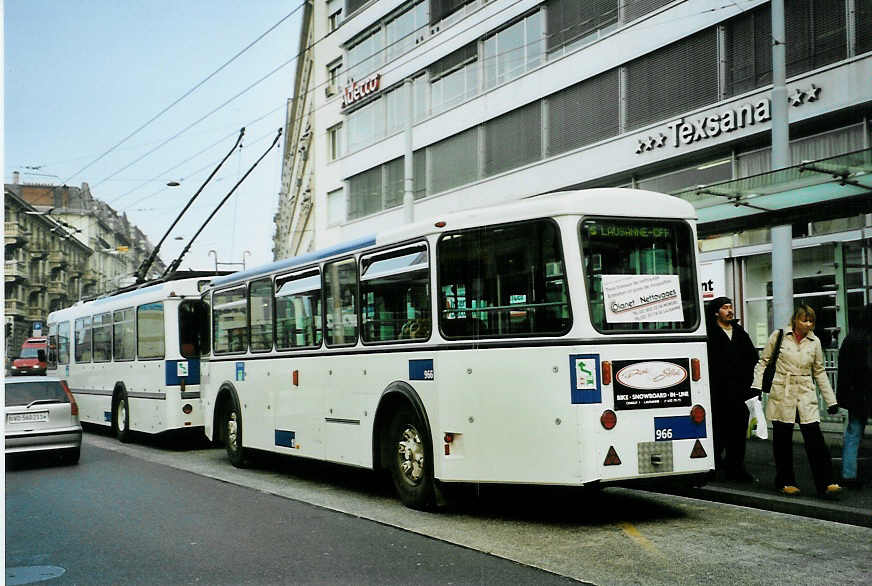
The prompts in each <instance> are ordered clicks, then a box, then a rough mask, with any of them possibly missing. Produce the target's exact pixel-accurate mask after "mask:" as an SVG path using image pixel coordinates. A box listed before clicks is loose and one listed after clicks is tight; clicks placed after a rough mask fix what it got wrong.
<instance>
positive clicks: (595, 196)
mask: <svg viewBox="0 0 872 586" xmlns="http://www.w3.org/2000/svg"><path fill="white" fill-rule="evenodd" d="M566 215H573V216H578V215H594V216H624V217H636V218H675V219H684V220H695V219H696V217H697V214H696V209H695V208H694V207H693V205H692V204H691V203H690V202H687V201H685V200H683V199H680V198H678V197H675V196H672V195H666V194H663V193H657V192H654V191H646V190H643V189H626V188H620V187H605V188H598V189H583V190H578V191H561V192H554V193H548V194H544V195H540V196H536V197H532V198H528V199H523V200H519V201H512V202H509V203H504V204H499V205H494V206H488V207H480V208H472V209H465V210H461V211H456V212H451V213H447V214H442V215H440V216H437V217H433V218H428V219H427V220H423V221H418V222H414V223H412V224H408V225H405V226H400V227H398V228H393V229H390V230H386V231H383V232H380V233H378V234H376V235H372V236H366V237H363V238H358V239H356V240H350V241H347V242H343V243H340V244H337V245H335V246H332V247H328V248H323V249H320V250H316V251H314V252H309V253H306V254H303V255H300V256H294V257H291V258H286V259H282V260H278V261H275V262H272V263H269V264H266V265H261V266H259V267H254V268H252V269H249V270H247V271H240V272H236V273H233V274H230V275H227V276H224V277H218V278H215V279H212V287H222V286H225V285H232V284H236V283H242V282H245V281H247V280H250V279H253V278H256V277H259V276H262V275H267V274H271V273H273V272H277V271H281V270H284V269H290V268H294V267H302V266H304V265H307V264H311V263H313V262H315V261H318V260H321V259H325V258H329V257H331V256H336V255H340V254H343V253H347V252H354V251H357V250H361V249H364V248H367V247H370V246H375V245H376V244H391V243H394V242H402V241H404V240H409V239H412V238H416V237H424V236H428V235H430V234H435V233H441V232H446V231H454V230H460V229H464V228H470V227H474V226H484V225H489V224H500V223H505V222H513V221H518V220H526V219H533V218H544V217H557V216H566ZM436 222H444V225H443V226H441V227H437V226H436V225H435V224H436Z"/></svg>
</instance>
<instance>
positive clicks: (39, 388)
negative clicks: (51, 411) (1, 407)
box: [6, 381, 70, 407]
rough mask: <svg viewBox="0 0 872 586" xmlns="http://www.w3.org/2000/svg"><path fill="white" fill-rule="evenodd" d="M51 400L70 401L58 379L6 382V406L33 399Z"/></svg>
mask: <svg viewBox="0 0 872 586" xmlns="http://www.w3.org/2000/svg"><path fill="white" fill-rule="evenodd" d="M43 400H50V401H56V402H58V403H69V402H70V399H69V398H68V397H67V394H66V393H65V392H64V389H63V387H61V384H60V383H59V382H57V381H31V382H20V383H10V382H8V381H7V382H6V406H7V407H14V406H18V405H27V404H29V403H32V402H33V401H43Z"/></svg>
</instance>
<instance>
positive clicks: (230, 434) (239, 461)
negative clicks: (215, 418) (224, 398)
mask: <svg viewBox="0 0 872 586" xmlns="http://www.w3.org/2000/svg"><path fill="white" fill-rule="evenodd" d="M221 425H223V426H224V445H225V447H226V448H227V458H228V459H229V460H230V463H231V464H233V465H234V466H236V467H237V468H245V465H246V457H245V448H243V447H242V412H241V410H240V409H239V406H238V405H237V404H236V402H235V401H234V402H232V403H231V404H230V406H229V407H228V408H227V410H226V411H224V417H223V420H222V422H221Z"/></svg>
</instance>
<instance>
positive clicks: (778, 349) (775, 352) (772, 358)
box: [769, 329, 784, 362]
mask: <svg viewBox="0 0 872 586" xmlns="http://www.w3.org/2000/svg"><path fill="white" fill-rule="evenodd" d="M783 337H784V330H783V329H779V330H778V339H777V340H775V348H773V349H772V356H770V357H769V360H770V361H771V362H775V361H776V360H778V353H779V352H781V338H783Z"/></svg>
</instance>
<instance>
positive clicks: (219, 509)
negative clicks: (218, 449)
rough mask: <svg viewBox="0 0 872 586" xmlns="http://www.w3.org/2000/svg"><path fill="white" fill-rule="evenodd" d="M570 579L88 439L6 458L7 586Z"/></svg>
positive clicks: (544, 581)
mask: <svg viewBox="0 0 872 586" xmlns="http://www.w3.org/2000/svg"><path fill="white" fill-rule="evenodd" d="M51 575H55V576H57V577H55V578H53V579H52V580H51V581H50V582H48V583H51V584H198V583H201V584H490V583H493V584H512V583H519V584H534V583H535V584H566V583H570V582H573V581H572V580H570V579H568V578H563V577H560V576H557V575H554V574H551V573H549V572H546V571H543V570H540V569H536V568H532V567H528V566H525V565H522V564H519V563H516V562H513V561H510V560H507V559H503V558H500V557H497V556H492V555H488V554H486V553H483V552H479V551H475V550H473V549H469V548H465V547H461V546H457V545H453V544H451V543H448V542H445V541H442V540H438V539H432V538H430V537H427V536H425V535H422V534H419V533H415V532H410V531H405V530H402V529H399V528H396V527H392V526H389V525H386V524H383V523H378V522H374V521H370V520H366V519H363V518H360V517H358V516H354V515H347V514H343V513H338V512H336V511H332V510H330V509H327V508H324V507H319V506H314V505H311V504H308V503H306V502H303V501H300V500H295V499H288V498H285V497H282V496H277V495H275V494H271V493H268V492H263V491H261V490H259V489H258V488H254V487H248V486H242V485H238V484H233V483H228V482H221V481H219V480H215V479H213V478H209V477H206V476H202V475H199V474H195V473H191V472H187V471H184V470H180V469H178V468H174V467H170V466H166V465H163V464H157V463H154V462H149V461H146V460H142V459H140V458H137V457H131V456H130V455H129V454H127V453H123V452H120V451H111V450H106V449H103V448H100V447H97V446H96V445H95V444H94V442H86V443H85V446H84V450H83V454H82V460H81V463H80V464H79V465H78V466H52V465H45V464H40V465H37V466H32V465H18V466H16V465H14V464H13V465H12V466H11V467H10V468H8V469H7V475H6V584H9V585H11V584H26V583H33V582H35V581H37V579H39V578H41V577H45V576H51Z"/></svg>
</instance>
